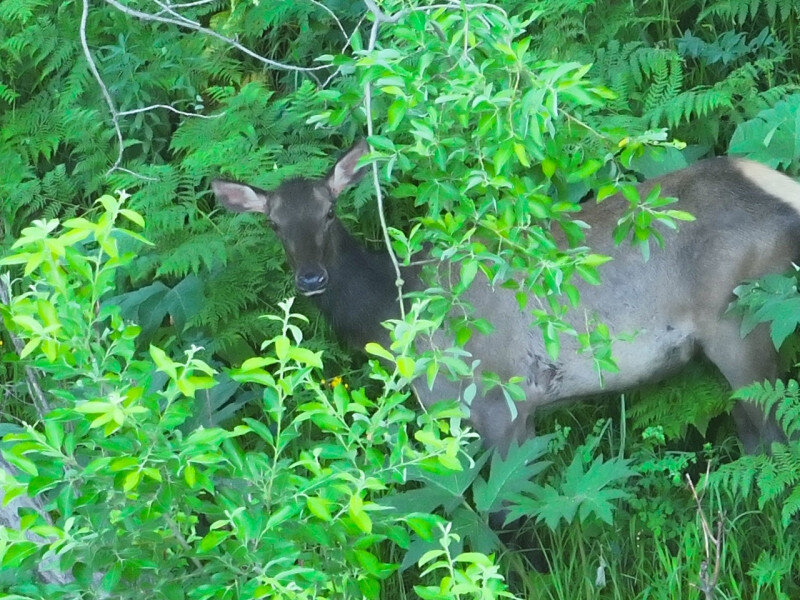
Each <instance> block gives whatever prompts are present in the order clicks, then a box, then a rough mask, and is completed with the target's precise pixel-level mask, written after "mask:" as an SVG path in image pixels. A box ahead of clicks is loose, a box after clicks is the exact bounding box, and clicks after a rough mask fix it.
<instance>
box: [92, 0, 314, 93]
mask: <svg viewBox="0 0 800 600" xmlns="http://www.w3.org/2000/svg"><path fill="white" fill-rule="evenodd" d="M85 1H86V0H84V2H85ZM106 2H107V3H108V4H110V5H111V6H113V7H114V8H116V9H117V10H120V11H122V12H124V13H125V14H126V15H130V16H131V17H136V18H138V19H142V20H144V21H156V22H158V23H166V24H168V25H177V26H178V27H186V28H187V29H192V30H194V31H198V32H200V33H202V34H204V35H207V36H210V37H213V38H217V39H218V40H220V41H222V42H225V43H226V44H227V45H229V46H233V47H234V48H236V49H237V50H239V51H240V52H242V53H244V54H247V56H249V57H251V58H254V59H256V60H257V61H258V62H260V63H263V64H265V65H267V66H268V67H272V68H273V69H281V70H283V71H295V72H299V73H308V74H309V76H311V77H314V78H315V79H316V77H315V76H314V72H315V71H321V70H323V69H327V68H329V67H328V65H320V66H316V67H298V66H296V65H290V64H287V63H282V62H278V61H276V60H272V59H270V58H267V57H265V56H261V55H260V54H258V53H256V52H253V51H252V50H250V48H247V47H246V46H243V45H242V44H240V43H239V42H237V41H236V40H232V39H231V38H229V37H226V36H224V35H222V34H221V33H217V32H216V31H214V30H213V29H208V28H207V27H203V26H202V25H199V24H198V23H195V22H194V21H192V20H191V19H187V18H186V17H184V16H182V15H178V13H176V12H175V11H174V10H172V8H170V7H168V6H167V5H166V4H163V3H162V4H160V6H162V7H164V8H165V9H166V10H168V11H169V13H170V14H172V15H177V17H178V18H174V19H171V18H168V17H162V16H160V15H157V14H152V13H146V12H142V11H140V10H135V9H133V8H130V7H127V6H125V5H124V4H121V3H119V2H117V0H106ZM317 82H319V81H318V80H317Z"/></svg>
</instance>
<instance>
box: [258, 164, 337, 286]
mask: <svg viewBox="0 0 800 600" xmlns="http://www.w3.org/2000/svg"><path fill="white" fill-rule="evenodd" d="M268 204H269V212H268V213H267V217H268V219H269V224H270V226H271V227H272V230H273V231H274V232H275V233H276V234H277V236H278V238H279V239H280V240H281V243H282V244H283V249H284V250H285V251H286V257H287V258H288V259H289V264H290V265H291V266H292V269H293V270H294V281H295V285H297V289H298V290H299V291H300V293H302V294H303V295H305V296H313V295H316V294H321V293H322V292H324V291H325V287H326V286H327V284H328V270H327V268H326V267H325V265H326V258H329V257H330V251H331V245H330V243H329V239H330V229H331V225H333V222H334V221H335V220H336V213H335V210H334V209H335V198H334V197H333V194H332V192H331V191H330V190H329V189H328V186H327V185H325V184H324V183H320V182H312V181H308V180H302V179H300V180H294V181H287V182H285V183H283V184H282V185H281V186H280V187H279V188H278V189H277V190H275V191H274V192H272V194H270V197H269V203H268Z"/></svg>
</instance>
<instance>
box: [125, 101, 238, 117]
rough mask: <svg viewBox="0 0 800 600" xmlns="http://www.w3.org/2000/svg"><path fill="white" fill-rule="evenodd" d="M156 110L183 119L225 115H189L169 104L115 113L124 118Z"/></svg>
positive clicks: (222, 113) (189, 113)
mask: <svg viewBox="0 0 800 600" xmlns="http://www.w3.org/2000/svg"><path fill="white" fill-rule="evenodd" d="M157 108H163V109H165V110H171V111H172V112H174V113H177V114H179V115H183V116H184V117H197V118H199V119H218V118H219V117H221V116H222V115H224V114H225V113H224V112H221V113H216V114H213V115H201V114H198V113H191V112H185V111H182V110H178V109H177V108H175V107H174V106H170V105H169V104H152V105H150V106H143V107H142V108H133V109H131V110H123V111H120V112H118V113H117V116H118V117H124V116H127V115H135V114H138V113H143V112H147V111H149V110H155V109H157Z"/></svg>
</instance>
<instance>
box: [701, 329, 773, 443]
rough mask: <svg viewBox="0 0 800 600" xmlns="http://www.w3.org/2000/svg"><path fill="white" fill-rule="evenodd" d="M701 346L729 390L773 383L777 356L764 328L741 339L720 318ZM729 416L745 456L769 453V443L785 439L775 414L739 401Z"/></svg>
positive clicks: (737, 331)
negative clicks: (758, 382) (757, 382)
mask: <svg viewBox="0 0 800 600" xmlns="http://www.w3.org/2000/svg"><path fill="white" fill-rule="evenodd" d="M701 343H702V347H703V352H704V353H705V355H706V356H707V357H708V358H709V360H711V362H713V363H714V364H715V365H716V366H717V368H718V369H719V370H720V371H721V372H722V374H723V375H724V376H725V379H727V380H728V383H729V384H730V386H731V388H732V389H738V388H740V387H742V386H745V385H748V384H751V383H753V382H754V381H764V380H765V379H767V380H769V381H775V378H776V376H777V371H778V367H777V362H778V361H777V353H776V352H775V348H774V347H773V345H772V342H771V340H770V339H769V333H768V331H767V328H766V327H765V326H763V325H760V326H758V327H756V329H754V330H753V331H751V332H750V333H749V334H748V335H747V336H746V337H745V338H744V339H742V338H741V336H740V335H739V324H738V323H736V322H735V321H733V320H730V319H722V320H720V321H718V322H717V323H715V324H714V326H713V335H712V336H710V337H709V339H707V340H702V341H701ZM732 414H733V419H734V422H735V423H736V429H737V431H738V433H739V440H740V441H741V443H742V446H743V447H744V450H745V452H747V453H748V454H754V453H756V452H759V451H763V450H768V449H769V445H770V444H771V443H772V442H779V441H785V440H786V436H785V435H784V433H783V431H782V430H781V428H780V426H779V425H778V423H777V421H776V420H775V417H774V415H765V414H764V411H762V410H761V408H759V407H758V406H756V405H755V404H752V403H750V402H743V401H739V402H737V404H736V406H734V408H733V413H732Z"/></svg>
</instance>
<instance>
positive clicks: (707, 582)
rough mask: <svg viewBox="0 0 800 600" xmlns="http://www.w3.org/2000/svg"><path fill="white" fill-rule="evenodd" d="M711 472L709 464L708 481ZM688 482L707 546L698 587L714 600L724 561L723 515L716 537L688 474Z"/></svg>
mask: <svg viewBox="0 0 800 600" xmlns="http://www.w3.org/2000/svg"><path fill="white" fill-rule="evenodd" d="M710 471H711V463H708V466H707V468H706V481H708V476H709V473H710ZM686 481H687V482H688V483H689V489H690V490H691V491H692V496H694V501H695V503H696V504H697V514H699V515H700V523H701V526H702V529H703V542H704V546H705V554H706V559H705V560H704V561H703V562H702V564H701V565H700V585H698V586H696V587H698V588H699V589H700V590H701V591H702V592H703V594H704V595H705V597H706V600H714V595H715V591H716V589H717V582H718V581H719V570H720V562H721V559H722V540H723V533H724V530H723V528H722V526H723V516H724V515H723V514H722V512H720V513H719V515H718V516H717V523H716V525H717V527H716V535H714V533H713V531H712V529H711V525H710V524H709V522H708V519H707V518H706V515H705V511H703V505H702V502H701V501H702V496H701V495H699V494H698V493H697V490H696V489H695V486H694V483H692V478H691V477H690V476H689V474H688V473H687V474H686ZM712 544H713V546H714V571H713V573H712V574H711V575H709V573H708V565H709V563H710V562H711V547H710V546H711V545H712Z"/></svg>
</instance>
